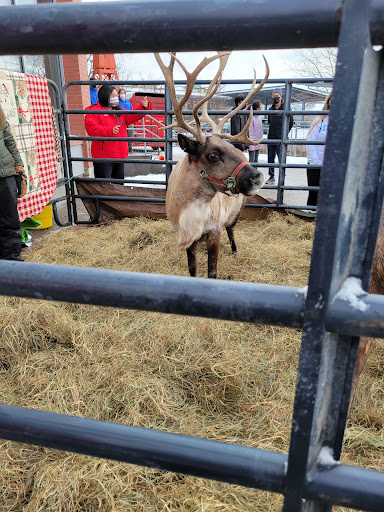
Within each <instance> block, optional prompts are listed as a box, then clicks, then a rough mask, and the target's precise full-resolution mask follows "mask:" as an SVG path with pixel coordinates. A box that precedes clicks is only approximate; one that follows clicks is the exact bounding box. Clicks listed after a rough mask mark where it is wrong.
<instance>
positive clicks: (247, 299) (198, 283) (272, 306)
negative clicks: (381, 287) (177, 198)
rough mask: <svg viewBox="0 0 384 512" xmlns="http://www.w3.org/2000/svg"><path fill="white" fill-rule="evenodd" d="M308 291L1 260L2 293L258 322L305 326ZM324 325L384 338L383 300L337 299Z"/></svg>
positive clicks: (365, 297) (367, 297)
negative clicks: (304, 310) (351, 301)
mask: <svg viewBox="0 0 384 512" xmlns="http://www.w3.org/2000/svg"><path fill="white" fill-rule="evenodd" d="M76 197H81V196H76ZM94 197H98V196H94ZM112 199H116V198H111V197H109V196H106V199H105V200H112ZM125 199H126V198H125ZM131 199H132V200H133V199H138V200H139V201H142V200H143V199H142V198H131ZM268 206H269V205H262V207H268ZM273 207H274V208H276V205H273ZM284 207H285V208H292V206H291V205H284ZM305 293H306V292H303V291H302V290H301V289H299V288H295V287H290V286H278V285H266V284H256V283H240V282H232V281H224V280H223V281H221V280H218V281H215V280H211V279H202V278H194V279H191V278H190V277H182V276H169V275H162V274H143V273H136V272H120V271H115V270H104V269H91V268H79V267H67V266H58V265H42V264H37V263H26V262H14V261H0V295H9V296H15V297H30V298H35V299H45V300H57V301H61V302H75V303H79V304H93V305H98V306H110V307H117V308H127V309H139V310H144V311H156V312H160V313H171V314H176V315H190V316H200V317H206V318H217V319H221V320H232V321H239V322H251V323H257V324H270V325H280V326H286V327H302V312H303V308H304V301H305ZM325 326H326V329H327V330H328V331H330V332H338V333H340V334H346V335H350V334H353V335H354V336H359V335H360V336H373V337H377V338H384V296H382V295H373V294H365V295H363V296H362V297H360V298H359V309H357V307H356V306H353V305H351V304H350V303H349V302H347V301H344V300H341V299H335V300H334V301H333V302H332V305H331V307H330V308H329V310H328V312H327V315H326V319H325Z"/></svg>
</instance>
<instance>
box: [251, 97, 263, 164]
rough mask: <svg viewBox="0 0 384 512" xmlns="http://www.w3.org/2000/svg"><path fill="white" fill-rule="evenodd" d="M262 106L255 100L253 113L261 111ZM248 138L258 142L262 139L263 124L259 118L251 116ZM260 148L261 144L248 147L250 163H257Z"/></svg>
mask: <svg viewBox="0 0 384 512" xmlns="http://www.w3.org/2000/svg"><path fill="white" fill-rule="evenodd" d="M262 106H263V105H262V103H261V101H260V100H256V101H255V102H254V104H253V105H252V107H253V110H254V111H255V110H261V109H262ZM248 138H249V139H251V140H260V139H262V138H263V123H262V120H261V116H257V115H256V116H255V115H253V116H252V121H251V124H250V125H249V128H248ZM260 148H261V144H258V145H257V146H249V148H248V153H249V161H250V162H258V161H259V151H260Z"/></svg>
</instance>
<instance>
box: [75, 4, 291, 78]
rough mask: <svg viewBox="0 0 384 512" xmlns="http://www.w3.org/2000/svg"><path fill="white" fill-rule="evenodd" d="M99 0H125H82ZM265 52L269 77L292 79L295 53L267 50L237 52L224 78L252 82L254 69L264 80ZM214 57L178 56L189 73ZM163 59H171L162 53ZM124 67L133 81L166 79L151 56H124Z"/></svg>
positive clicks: (210, 72)
mask: <svg viewBox="0 0 384 512" xmlns="http://www.w3.org/2000/svg"><path fill="white" fill-rule="evenodd" d="M95 1H96V2H97V1H110V2H114V1H122V0H82V2H95ZM262 53H264V55H265V57H266V59H267V60H268V63H269V67H270V78H291V77H292V76H293V73H292V71H290V70H289V64H290V63H291V62H293V61H294V51H293V50H268V51H264V52H261V51H234V52H232V55H231V56H230V57H229V59H228V62H227V66H226V68H225V71H224V74H223V79H224V80H225V79H237V78H239V79H253V68H255V70H256V75H257V78H263V77H264V74H265V67H264V61H263V58H262ZM210 55H214V52H188V53H186V52H182V53H179V54H177V56H178V57H179V58H180V60H181V61H182V62H183V64H184V65H185V66H186V68H187V69H188V71H193V69H195V67H196V65H197V64H198V63H199V62H200V61H201V60H202V59H203V58H204V57H205V56H210ZM162 57H163V60H165V59H167V60H166V62H168V59H169V58H168V57H167V55H166V54H162ZM217 66H218V63H217V62H214V63H212V64H210V65H209V66H207V68H206V69H205V70H203V71H202V72H201V74H200V75H199V78H200V79H201V80H204V79H211V78H213V76H214V75H215V74H216V70H217V69H218V67H217ZM124 67H125V68H126V69H127V70H129V71H130V72H131V73H132V76H131V77H130V79H131V80H136V79H143V80H144V79H146V80H161V79H162V78H163V76H162V73H161V70H160V68H159V66H158V64H157V62H156V60H155V58H154V56H153V54H151V53H136V54H125V56H124ZM174 79H175V80H184V79H185V75H184V73H183V72H182V71H181V69H180V68H179V67H178V66H177V67H175V75H174Z"/></svg>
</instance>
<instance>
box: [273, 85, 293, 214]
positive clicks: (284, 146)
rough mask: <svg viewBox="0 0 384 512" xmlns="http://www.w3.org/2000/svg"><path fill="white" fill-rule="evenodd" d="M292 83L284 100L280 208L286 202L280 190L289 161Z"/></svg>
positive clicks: (279, 184)
mask: <svg viewBox="0 0 384 512" xmlns="http://www.w3.org/2000/svg"><path fill="white" fill-rule="evenodd" d="M291 94H292V82H285V98H284V114H283V123H282V130H281V143H280V144H281V146H280V158H279V180H278V182H277V183H278V189H277V205H278V206H280V205H281V204H282V203H283V202H284V189H282V188H280V187H282V186H284V185H285V167H283V166H282V164H285V163H286V160H287V144H286V143H285V142H284V141H285V140H287V139H288V134H289V117H290V114H288V111H289V110H290V108H291Z"/></svg>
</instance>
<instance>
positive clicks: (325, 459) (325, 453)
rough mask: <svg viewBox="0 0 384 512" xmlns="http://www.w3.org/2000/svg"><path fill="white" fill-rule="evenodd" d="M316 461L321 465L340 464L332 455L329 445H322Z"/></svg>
mask: <svg viewBox="0 0 384 512" xmlns="http://www.w3.org/2000/svg"><path fill="white" fill-rule="evenodd" d="M317 462H318V463H319V464H321V465H323V466H336V465H337V464H340V462H339V461H338V460H335V459H334V457H333V450H332V448H331V447H330V446H323V447H322V448H321V450H320V452H319V455H318V457H317Z"/></svg>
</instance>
